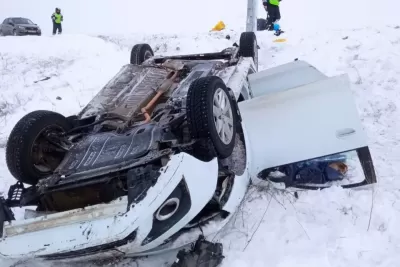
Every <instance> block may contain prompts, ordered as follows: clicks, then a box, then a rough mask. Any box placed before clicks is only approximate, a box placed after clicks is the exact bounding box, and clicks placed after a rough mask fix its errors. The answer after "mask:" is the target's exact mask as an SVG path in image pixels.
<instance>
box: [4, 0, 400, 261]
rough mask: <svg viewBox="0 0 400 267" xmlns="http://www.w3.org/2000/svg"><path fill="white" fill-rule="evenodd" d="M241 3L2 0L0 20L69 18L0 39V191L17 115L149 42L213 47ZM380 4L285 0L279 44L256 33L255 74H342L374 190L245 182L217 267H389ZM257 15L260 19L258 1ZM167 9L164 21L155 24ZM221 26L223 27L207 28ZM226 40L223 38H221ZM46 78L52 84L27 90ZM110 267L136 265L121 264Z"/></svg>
mask: <svg viewBox="0 0 400 267" xmlns="http://www.w3.org/2000/svg"><path fill="white" fill-rule="evenodd" d="M116 2H119V3H118V4H115V3H116ZM242 2H246V1H238V0H233V1H227V0H221V1H219V2H218V4H215V3H214V2H213V1H210V0H208V1H202V2H198V1H181V0H174V1H168V2H165V1H159V0H153V1H152V2H150V1H142V2H139V1H126V0H123V1H122V0H121V1H89V0H87V1H72V0H71V1H57V2H54V1H49V0H42V1H40V5H39V4H38V3H34V2H33V1H22V0H21V1H18V2H15V3H14V2H10V1H6V0H0V16H1V17H0V20H2V18H3V17H5V16H12V15H17V14H21V16H29V17H30V18H32V19H33V20H35V22H37V23H38V24H40V25H41V26H42V28H43V30H45V31H46V32H47V33H48V32H49V30H50V27H49V26H51V25H48V24H49V21H50V18H49V17H50V15H51V12H52V11H53V8H54V6H55V5H56V4H57V5H59V6H60V7H61V8H62V10H63V11H64V14H65V17H66V21H65V24H64V29H65V35H63V36H56V37H48V36H42V37H23V38H15V37H6V38H0V94H1V96H0V179H1V181H2V184H1V186H0V192H2V191H3V193H4V190H5V189H6V188H8V186H9V185H10V184H12V183H13V182H14V180H13V178H12V177H11V175H10V174H9V172H8V170H7V168H6V165H5V160H4V144H5V142H6V138H7V136H8V134H9V132H10V130H11V129H12V127H13V126H14V124H15V123H16V122H17V121H18V119H19V118H21V117H22V116H23V115H24V114H26V113H27V112H29V111H32V110H35V109H50V110H55V111H58V112H61V113H63V114H65V115H70V114H72V113H74V112H77V111H78V110H79V109H80V108H81V107H82V106H83V105H84V104H85V103H87V102H88V101H89V100H90V98H91V97H92V96H93V95H95V94H96V92H97V91H98V90H99V89H100V88H101V87H102V86H103V85H104V84H105V83H106V82H107V81H108V80H109V79H110V78H111V77H112V76H113V75H114V74H115V73H116V72H117V71H118V70H119V68H120V67H121V66H122V65H123V64H126V63H127V62H128V57H129V49H130V47H131V46H132V45H133V44H134V43H138V42H143V41H145V42H149V43H150V44H151V45H152V47H154V48H156V53H159V54H176V53H195V52H200V51H202V52H213V51H219V50H222V49H223V48H225V47H227V46H229V45H231V44H232V42H233V41H237V38H238V36H239V34H240V31H241V30H243V29H244V25H245V21H244V17H245V15H246V10H245V4H243V3H242ZM260 2H261V1H260ZM78 3H79V4H78ZM380 3H382V4H381V5H380V6H377V5H376V4H375V3H374V2H372V1H365V0H364V1H361V0H354V1H352V3H349V4H346V8H345V9H344V8H343V6H342V5H338V4H337V2H334V1H322V0H308V1H300V2H299V1H290V0H284V1H282V15H283V16H282V27H284V30H286V33H285V34H284V36H283V37H285V38H287V42H285V43H273V42H272V40H273V39H274V37H273V36H271V33H270V32H261V33H257V36H258V40H259V45H260V48H261V49H260V50H259V58H260V70H261V69H265V68H268V67H272V66H276V65H279V64H282V63H286V62H289V61H292V60H293V59H294V58H299V59H303V60H306V61H308V62H310V63H311V64H313V65H314V66H316V67H317V68H318V69H320V70H321V71H323V72H324V73H326V74H327V75H330V76H331V75H335V74H340V73H348V74H349V75H350V77H351V81H352V83H353V91H354V96H355V100H356V103H357V106H358V108H359V112H360V114H361V118H362V122H363V124H364V126H365V129H366V132H367V135H368V137H369V143H370V148H371V153H372V156H373V159H374V163H375V167H376V172H377V175H378V184H377V185H376V186H374V187H373V189H369V188H363V189H357V190H342V189H340V188H331V189H328V190H323V191H320V192H305V191H303V192H299V199H297V200H296V199H294V198H293V195H292V194H291V193H289V192H278V191H273V190H264V189H263V188H260V187H252V188H251V189H250V190H249V193H248V195H247V197H246V201H245V202H244V203H243V206H242V208H241V209H240V211H239V212H238V213H237V215H236V217H235V218H234V220H232V221H231V222H230V224H229V225H228V227H226V228H224V229H223V230H221V231H220V233H219V234H218V235H217V236H216V237H215V238H214V239H213V240H214V241H220V242H222V243H223V244H224V250H225V255H226V258H225V260H224V264H223V266H224V267H228V266H229V267H235V266H238V267H247V266H254V267H261V266H276V267H292V266H307V267H313V266H316V267H317V266H318V267H341V266H371V267H372V266H374V267H376V266H380V267H392V266H398V264H396V263H398V262H400V256H399V253H398V252H400V245H398V244H400V233H399V231H398V228H397V226H398V225H399V222H400V201H399V199H400V182H399V181H398V179H399V176H400V169H399V167H398V165H399V161H400V160H399V159H400V157H399V155H400V146H399V144H398V140H399V138H400V134H399V132H400V131H399V130H400V127H399V126H400V125H399V124H398V122H397V118H398V117H399V115H400V111H399V110H398V108H397V105H398V103H399V100H398V99H400V98H399V94H400V93H399V91H398V79H399V77H400V76H399V75H400V64H399V63H398V62H400V28H399V27H398V26H397V24H396V23H398V24H399V25H400V19H397V18H396V10H397V9H396V6H398V4H397V2H395V1H394V0H384V1H381V2H380ZM122 4H124V5H122ZM211 6H215V8H214V9H212V8H210V7H211ZM23 8H26V9H23ZM259 9H260V10H259V11H260V16H261V15H264V13H261V12H262V9H261V4H260V6H259ZM141 10H148V12H141ZM150 10H151V11H150ZM165 12H168V18H170V19H161V18H160V16H161V14H165ZM204 14H207V15H204ZM67 18H68V20H67ZM338 18H339V19H338ZM219 19H223V20H224V21H225V22H226V24H227V26H228V29H227V30H225V31H223V32H220V33H208V30H209V29H210V28H211V27H212V26H213V24H215V23H216V22H217V21H218V20H219ZM144 25H145V27H144ZM47 33H46V34H47ZM160 33H161V34H160ZM227 34H229V35H230V36H231V37H232V39H231V40H226V39H225V38H224V37H225V35H227ZM45 77H50V79H49V80H47V81H41V82H37V83H35V81H37V80H39V79H42V78H45ZM57 97H61V100H57ZM338 107H340V103H338ZM259 156H260V157H262V156H264V155H259ZM398 202H399V203H398ZM372 203H373V208H372ZM18 215H20V213H18ZM250 240H251V242H249V241H250ZM173 256H174V255H173V253H170V254H168V255H162V256H158V257H151V258H149V259H146V260H139V261H138V263H139V264H138V266H168V265H164V263H165V262H168V261H170V260H171V259H172V258H173ZM37 265H38V266H41V264H40V263H37ZM0 266H9V263H6V262H4V263H2V262H0ZM26 266H35V265H34V263H29V264H27V265H26ZM44 266H49V264H44ZM109 266H136V265H135V263H133V261H132V260H122V261H120V262H112V263H110V265H109Z"/></svg>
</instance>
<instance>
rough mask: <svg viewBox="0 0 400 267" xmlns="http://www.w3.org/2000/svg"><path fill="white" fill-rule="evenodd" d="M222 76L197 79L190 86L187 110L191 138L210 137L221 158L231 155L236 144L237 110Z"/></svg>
mask: <svg viewBox="0 0 400 267" xmlns="http://www.w3.org/2000/svg"><path fill="white" fill-rule="evenodd" d="M233 101H234V100H233V98H232V97H231V94H230V93H229V91H228V89H227V88H226V86H225V83H224V82H223V81H222V79H221V78H219V77H216V76H208V77H202V78H198V79H196V80H195V81H193V82H192V84H191V85H190V87H189V90H188V95H187V99H186V112H187V122H188V127H189V132H190V134H191V136H192V138H208V139H210V140H211V142H212V144H213V146H214V148H215V152H216V153H217V155H218V156H219V157H220V158H227V157H229V156H230V155H231V154H232V152H233V148H234V146H235V136H236V126H237V122H238V111H237V110H236V105H235V104H234V102H233Z"/></svg>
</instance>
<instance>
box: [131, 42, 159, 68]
mask: <svg viewBox="0 0 400 267" xmlns="http://www.w3.org/2000/svg"><path fill="white" fill-rule="evenodd" d="M152 56H154V52H153V49H151V47H150V45H148V44H137V45H134V46H133V47H132V50H131V60H130V63H131V64H133V65H141V64H142V63H143V62H144V61H146V60H147V59H148V58H150V57H152Z"/></svg>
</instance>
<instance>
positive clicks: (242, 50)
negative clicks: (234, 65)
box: [239, 32, 258, 70]
mask: <svg viewBox="0 0 400 267" xmlns="http://www.w3.org/2000/svg"><path fill="white" fill-rule="evenodd" d="M239 56H242V57H251V58H253V61H254V65H256V70H258V47H257V37H256V35H255V33H254V32H243V33H242V34H241V35H240V40H239Z"/></svg>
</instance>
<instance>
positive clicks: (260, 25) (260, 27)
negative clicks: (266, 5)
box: [257, 19, 267, 31]
mask: <svg viewBox="0 0 400 267" xmlns="http://www.w3.org/2000/svg"><path fill="white" fill-rule="evenodd" d="M266 29H267V20H266V19H257V31H265V30H266Z"/></svg>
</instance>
